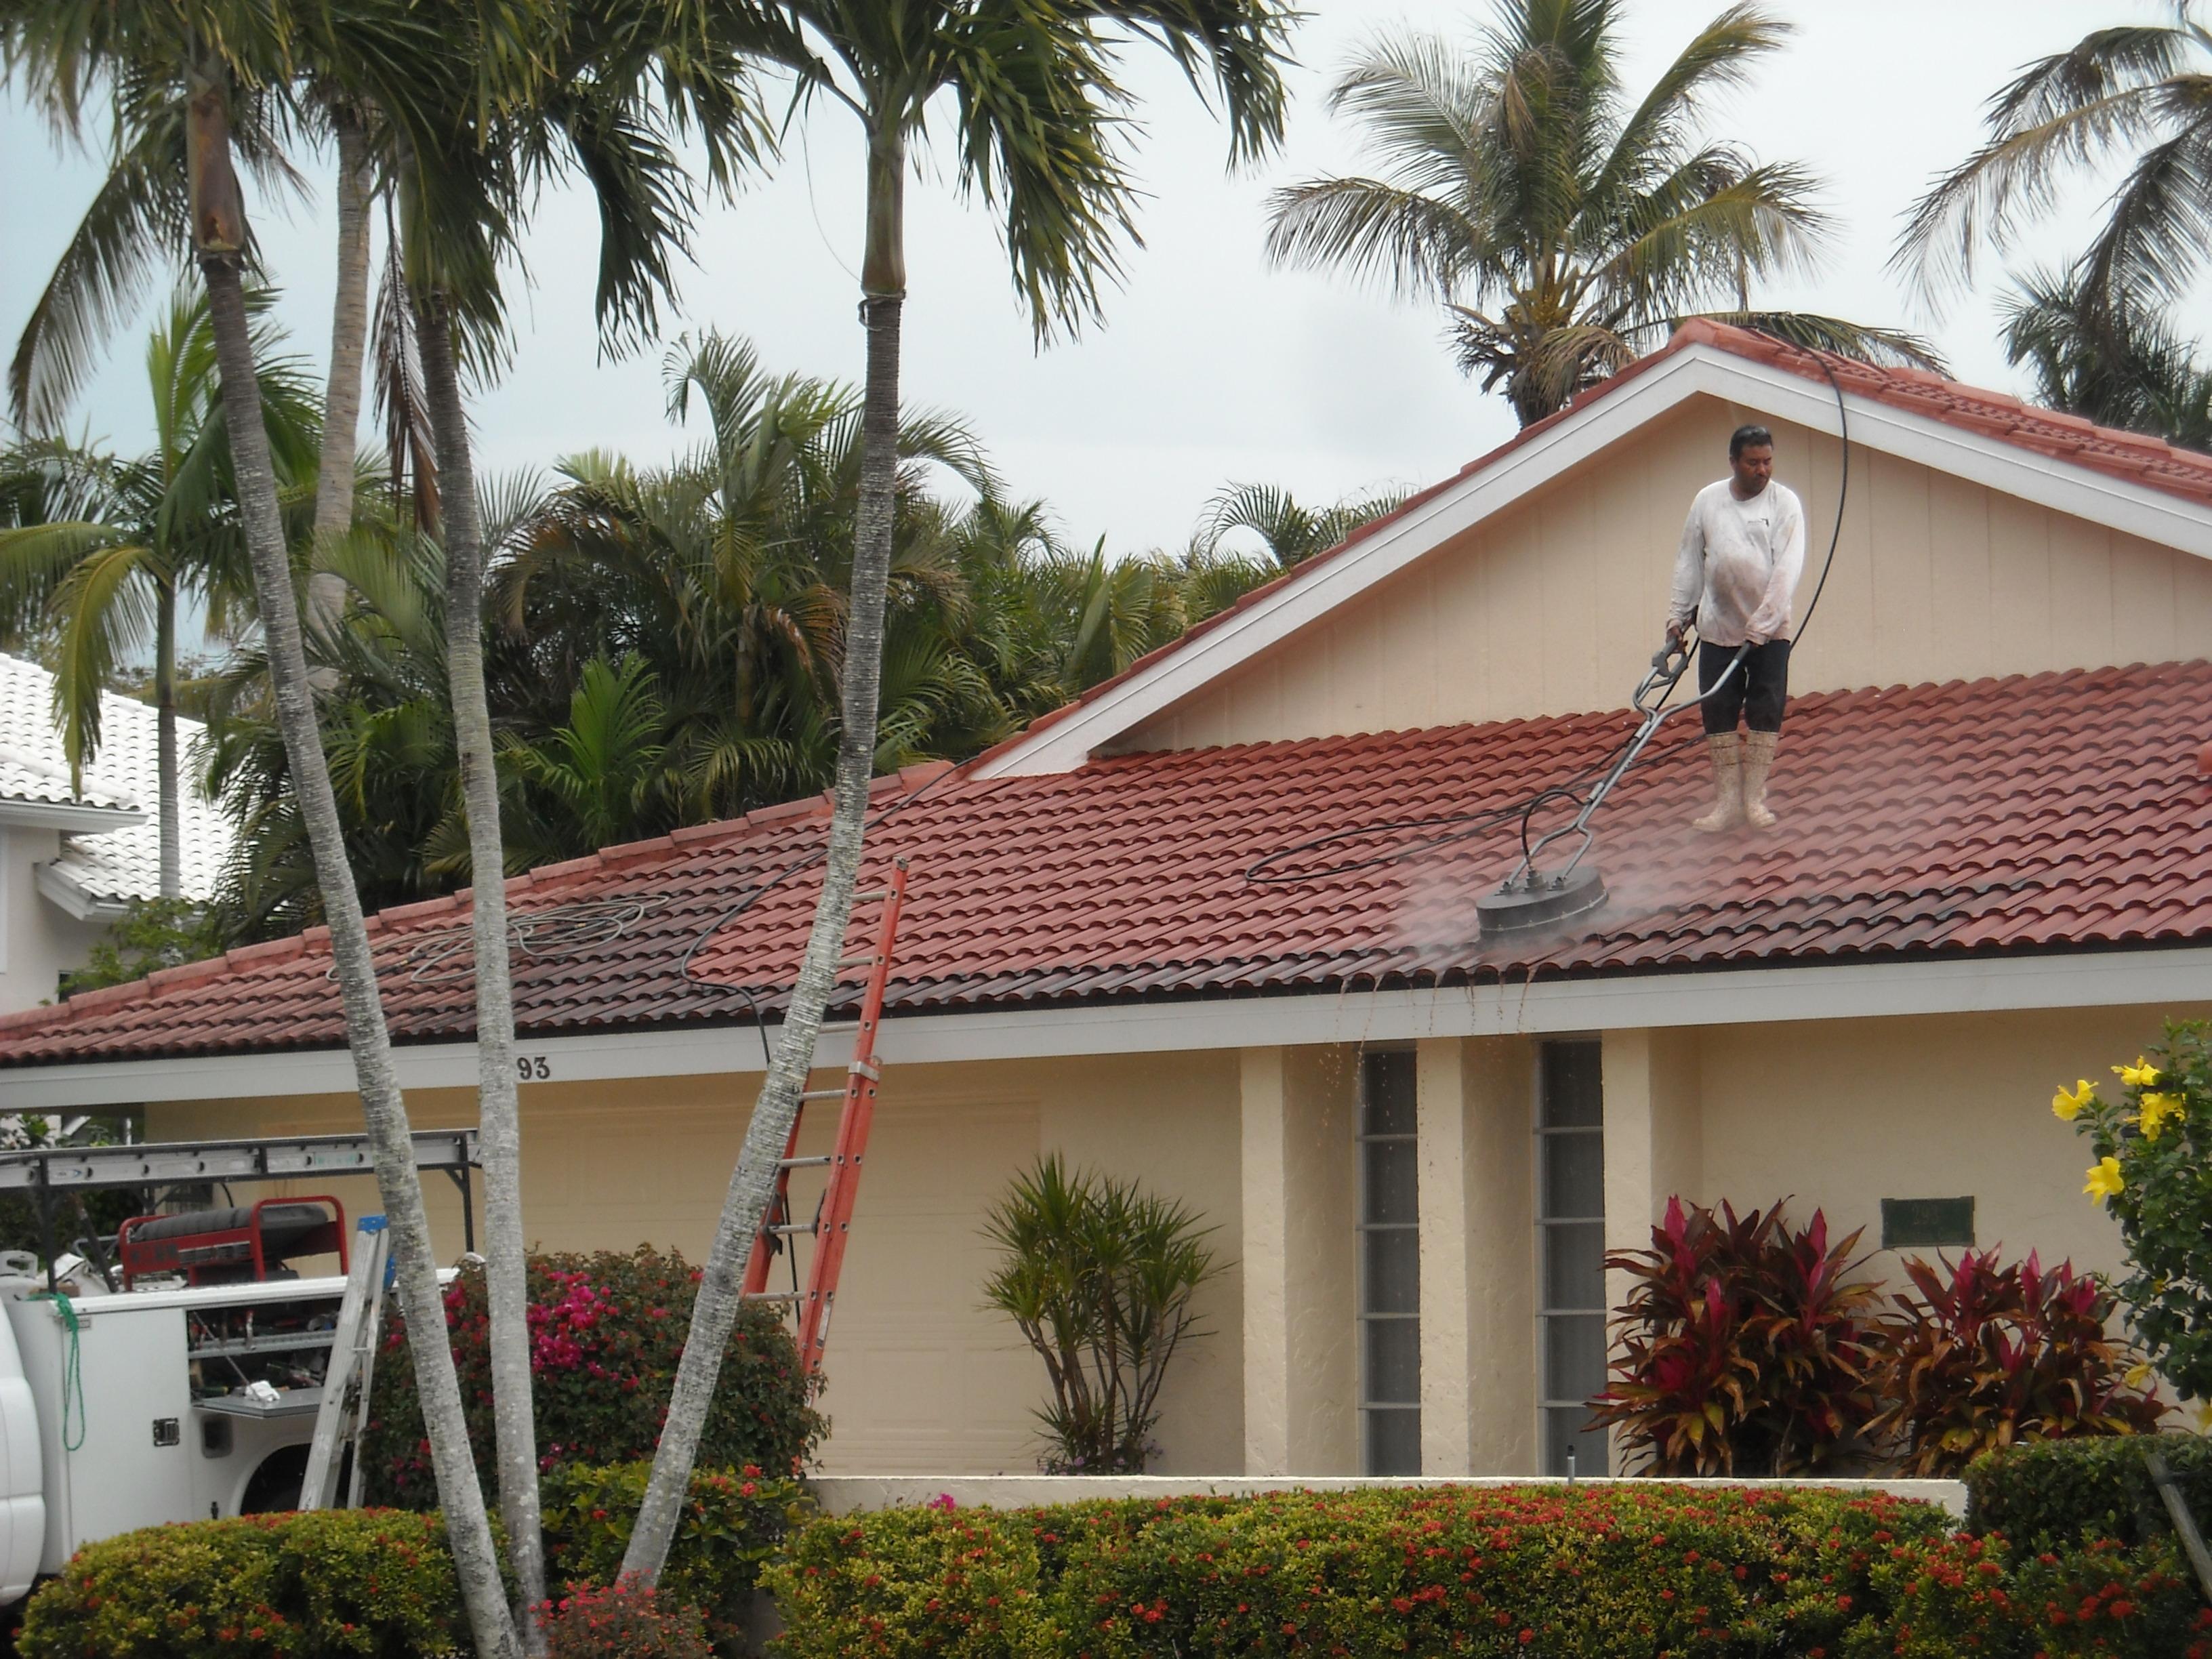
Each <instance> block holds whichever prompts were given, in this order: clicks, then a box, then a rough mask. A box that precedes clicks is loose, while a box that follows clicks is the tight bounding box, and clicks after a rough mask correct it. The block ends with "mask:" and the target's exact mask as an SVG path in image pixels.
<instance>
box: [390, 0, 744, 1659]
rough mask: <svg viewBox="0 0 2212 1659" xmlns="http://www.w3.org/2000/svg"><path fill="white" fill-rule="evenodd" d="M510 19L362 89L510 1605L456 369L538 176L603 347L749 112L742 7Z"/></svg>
mask: <svg viewBox="0 0 2212 1659" xmlns="http://www.w3.org/2000/svg"><path fill="white" fill-rule="evenodd" d="M746 17H747V13H746V9H745V8H744V7H743V6H716V7H698V8H694V7H690V6H684V7H674V8H671V7H670V6H668V5H666V4H665V3H664V0H575V3H560V0H552V3H547V4H544V5H542V6H540V7H538V8H535V9H531V10H527V11H524V12H522V13H520V21H522V22H523V23H524V24H525V25H526V26H528V25H538V26H539V27H538V28H537V29H536V30H535V31H534V32H533V30H532V29H531V28H530V27H525V28H524V29H522V30H521V31H520V32H517V31H516V29H515V23H516V21H517V17H516V15H512V14H488V13H485V14H473V13H472V14H465V15H459V16H457V18H455V19H454V20H452V21H451V22H450V24H449V33H448V38H447V40H446V42H445V43H444V50H443V52H442V53H441V56H440V57H439V58H438V59H437V60H436V61H435V62H434V63H425V64H410V65H409V68H410V71H411V74H410V80H409V82H408V83H407V84H405V85H400V84H394V83H391V82H387V81H380V82H379V85H378V94H377V97H376V100H375V101H376V103H377V105H378V106H380V108H382V109H384V110H386V112H389V114H390V116H391V118H392V124H393V126H394V133H393V149H394V152H395V161H396V172H397V185H398V188H397V191H396V194H397V197H398V206H399V216H400V219H401V222H402V226H403V234H402V247H403V254H404V264H405V267H406V270H405V281H406V284H407V289H408V292H409V294H410V297H411V299H412V301H413V303H414V310H415V315H414V322H415V331H414V339H415V345H416V353H417V355H418V357H419V361H420V364H421V368H422V390H423V392H424V397H425V407H426V410H427V412H428V417H429V425H430V428H431V432H432V435H433V438H434V441H435V453H436V457H437V468H438V479H439V495H440V509H439V513H440V521H439V529H440V531H441V536H442V539H443V542H444V544H445V554H446V560H445V567H446V580H447V602H446V620H447V627H446V649H447V671H448V681H449V688H450V693H451V696H452V702H453V733H454V747H455V752H456V754H457V756H458V757H459V763H460V783H461V799H462V800H463V803H464V805H465V817H466V822H467V825H468V831H469V851H470V863H471V868H472V870H474V871H477V872H483V873H482V876H481V878H479V879H477V881H476V882H475V884H474V888H473V900H472V902H471V907H470V915H471V931H472V933H473V935H474V957H475V973H476V990H477V1083H478V1090H477V1092H478V1098H479V1109H480V1118H479V1121H480V1124H481V1130H482V1150H483V1174H484V1213H485V1237H486V1244H485V1258H486V1260H485V1278H486V1282H487V1285H488V1286H489V1304H490V1321H491V1326H490V1343H489V1347H490V1354H491V1373H492V1383H493V1392H494V1395H495V1409H494V1413H493V1422H494V1425H495V1431H496V1433H497V1436H498V1447H497V1455H496V1463H497V1467H498V1469H499V1474H500V1480H499V1488H500V1503H501V1512H502V1514H503V1516H504V1517H505V1519H506V1522H507V1538H508V1545H509V1548H510V1551H511V1553H512V1555H513V1560H514V1565H515V1578H516V1584H517V1595H518V1597H519V1601H518V1614H519V1616H523V1615H522V1613H521V1610H524V1609H527V1608H528V1607H532V1606H534V1605H536V1604H537V1603H538V1601H543V1600H544V1591H545V1576H544V1545H543V1539H542V1535H541V1531H540V1527H539V1504H538V1445H537V1439H536V1433H535V1426H534V1418H533V1413H532V1408H531V1372H530V1350H529V1332H528V1328H527V1324H526V1320H527V1316H528V1312H529V1308H528V1293H527V1288H526V1282H525V1264H524V1260H523V1250H524V1243H525V1240H524V1235H523V1226H522V1212H521V1172H520V1159H521V1144H520V1142H521V1135H520V1119H519V1109H518V1105H517V1101H516V1083H515V1065H514V1012H513V987H512V979H511V975H510V970H509V963H508V959H507V906H506V895H505V890H504V886H503V884H502V882H501V872H503V871H504V869H505V868H506V853H505V848H504V845H503V841H502V834H501V787H500V780H499V774H498V767H497V757H496V745H495V742H494V738H493V734H492V724H491V710H490V702H489V696H488V693H487V691H486V690H485V684H484V660H483V584H484V556H483V538H482V533H481V526H480V525H479V524H478V522H477V499H476V476H475V467H474V462H473V458H472V456H471V445H470V440H469V432H468V423H467V418H466V415H465V410H464V406H463V401H462V395H461V383H460V365H461V362H462V360H463V358H464V357H465V356H466V355H467V354H469V353H470V352H471V349H473V350H474V352H475V355H476V356H477V360H478V362H479V365H480V366H483V365H488V364H489V362H492V361H494V360H495V341H496V338H497V336H498V334H499V332H500V329H501V321H502V310H503V306H502V295H501V290H500V283H499V275H498V273H499V265H500V263H501V256H502V255H504V254H506V253H507V252H512V251H513V246H514V243H515V239H516V238H517V237H518V236H519V235H520V232H521V229H522V227H523V225H524V222H525V221H526V217H527V214H528V209H529V206H530V204H531V202H532V199H534V197H535V194H536V192H537V191H538V189H539V188H540V187H541V186H542V185H544V183H545V182H547V181H548V180H549V179H557V178H561V177H564V176H565V177H569V178H580V179H583V180H584V181H586V183H587V184H588V185H589V186H590V187H591V189H592V191H593V193H594V196H595V197H596V198H597V204H598V207H599V222H600V226H601V236H600V264H599V279H600V280H599V321H600V325H601V328H602V331H603V334H605V336H607V337H610V338H611V340H612V341H614V342H615V343H617V344H619V343H621V342H622V341H623V338H624V337H626V336H629V335H631V334H636V335H650V333H651V332H652V331H653V325H654V320H655V313H656V309H657V302H658V300H659V297H660V296H662V295H666V294H667V293H668V292H669V291H670V285H671V262H672V261H673V260H674V259H676V258H678V257H680V256H681V254H682V253H683V252H684V250H685V240H686V234H687V231H688V228H689V223H690V210H691V201H692V197H691V190H690V181H689V178H688V175H687V174H686V173H685V171H684V166H683V163H682V161H681V160H680V158H679V157H678V155H677V154H676V151H675V146H674V140H673V137H672V135H671V131H670V130H669V129H670V127H671V125H673V126H677V127H680V128H682V129H683V130H684V131H690V132H692V133H695V134H698V135H702V136H703V137H704V140H705V143H706V147H707V149H708V155H709V157H710V161H711V162H712V164H713V165H714V167H715V168H716V169H717V170H718V176H720V178H721V179H722V180H723V182H724V183H725V184H726V183H728V182H729V179H730V171H731V168H732V166H733V165H734V164H735V163H736V162H738V161H744V160H747V159H750V157H751V156H753V155H756V154H757V152H758V150H759V149H760V147H761V144H762V143H763V140H764V137H765V131H766V130H765V128H764V127H763V125H762V124H761V122H760V121H759V119H758V118H757V116H756V115H755V114H754V112H753V104H752V100H750V97H749V96H748V94H747V76H746V71H745V69H744V59H743V58H742V57H741V56H740V55H739V53H738V52H737V50H736V49H735V46H736V42H737V40H738V38H740V37H739V36H738V34H737V33H734V32H733V30H732V27H731V25H732V22H733V21H738V22H742V21H744V20H745V19H746ZM471 25H473V27H474V32H473V33H471V32H470V31H471ZM745 38H749V37H745ZM526 1636H527V1637H528V1639H531V1640H532V1642H533V1645H534V1639H535V1638H534V1632H532V1631H531V1630H530V1627H528V1626H526Z"/></svg>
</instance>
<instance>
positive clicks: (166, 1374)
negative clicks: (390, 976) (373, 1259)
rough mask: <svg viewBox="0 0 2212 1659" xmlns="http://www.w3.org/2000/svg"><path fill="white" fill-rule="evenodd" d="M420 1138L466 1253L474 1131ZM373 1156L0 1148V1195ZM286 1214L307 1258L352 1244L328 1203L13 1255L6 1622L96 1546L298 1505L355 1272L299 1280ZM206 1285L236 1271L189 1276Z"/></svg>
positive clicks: (0, 1544)
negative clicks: (81, 1248) (69, 1249)
mask: <svg viewBox="0 0 2212 1659" xmlns="http://www.w3.org/2000/svg"><path fill="white" fill-rule="evenodd" d="M415 1143H416V1164H417V1167H418V1169H422V1170H440V1171H442V1172H443V1173H445V1174H447V1175H449V1176H452V1177H453V1180H454V1183H455V1185H456V1186H457V1187H459V1188H460V1191H461V1194H462V1198H463V1215H464V1219H465V1231H466V1233H467V1235H468V1236H469V1240H468V1242H469V1243H470V1244H471V1246H472V1245H473V1243H474V1239H473V1233H474V1227H473V1225H472V1224H473V1216H472V1215H471V1212H470V1206H469V1204H468V1201H467V1200H468V1196H469V1193H468V1172H469V1171H470V1170H471V1169H472V1168H473V1166H474V1165H475V1163H476V1135H475V1132H474V1131H472V1130H468V1131H425V1132H422V1133H418V1134H416V1137H415ZM369 1164H370V1158H369V1152H368V1147H367V1146H366V1144H365V1142H364V1141H363V1139H362V1138H361V1137H357V1136H316V1137H307V1138H302V1139H295V1140H289V1141H281V1142H278V1141H227V1142H212V1143H204V1144H194V1145H189V1146H185V1145H179V1146H163V1145H140V1146H107V1147H98V1148H82V1149H67V1150H40V1151H32V1152H9V1153H5V1154H0V1190H7V1189H9V1188H13V1189H15V1190H18V1191H22V1192H25V1193H26V1194H27V1195H29V1196H32V1197H33V1199H34V1200H36V1201H38V1202H39V1203H40V1206H41V1214H42V1215H44V1214H46V1213H47V1212H50V1211H51V1209H52V1199H53V1197H54V1195H55V1194H67V1193H69V1192H70V1190H72V1189H75V1190H76V1191H79V1192H82V1191H83V1190H86V1189H88V1188H114V1187H140V1186H146V1187H153V1186H155V1185H157V1184H161V1183H173V1182H197V1183H202V1184H207V1183H212V1184H215V1185H219V1186H222V1187H224V1188H228V1185H229V1183H231V1182H246V1181H267V1180H297V1179H300V1178H302V1177H306V1178H310V1179H315V1180H318V1181H319V1180H321V1179H326V1178H328V1177H330V1176H338V1175H356V1176H358V1175H363V1174H366V1173H368V1168H369ZM316 1205H326V1206H328V1211H329V1212H330V1214H329V1216H328V1218H327V1224H328V1225H325V1228H324V1231H322V1232H320V1233H319V1234H313V1235H312V1236H311V1235H310V1234H308V1233H307V1232H304V1231H300V1229H301V1224H302V1223H303V1222H307V1221H313V1222H323V1221H325V1216H324V1215H323V1214H322V1213H321V1212H316V1211H315V1210H314V1208H313V1206H316ZM302 1211H306V1212H309V1213H308V1214H307V1215H305V1216H302V1215H301V1213H300V1212H302ZM288 1224H289V1225H290V1226H291V1227H292V1228H293V1229H294V1231H293V1236H292V1239H291V1243H293V1244H294V1245H295V1246H296V1247H297V1248H298V1249H301V1250H302V1251H306V1252H311V1253H313V1254H310V1255H307V1257H306V1259H305V1261H304V1262H303V1265H309V1266H312V1265H313V1262H314V1261H316V1260H317V1259H319V1258H320V1257H321V1256H322V1255H323V1254H324V1253H325V1252H327V1251H328V1250H329V1249H330V1246H331V1244H332V1243H335V1242H337V1240H339V1239H345V1238H354V1239H356V1243H357V1237H356V1235H354V1234H353V1233H352V1231H351V1230H349V1229H347V1228H346V1226H345V1222H344V1216H343V1210H342V1209H341V1208H340V1206H338V1204H337V1201H336V1200H334V1199H329V1198H323V1199H318V1200H307V1202H306V1203H301V1202H300V1201H297V1200H266V1201H264V1203H262V1204H260V1205H256V1206H250V1207H249V1206H237V1207H231V1208H226V1209H222V1210H217V1211H204V1212H197V1213H195V1214H192V1215H188V1216H185V1215H164V1216H158V1217H155V1216H149V1217H143V1218H139V1220H137V1221H134V1222H132V1223H128V1224H126V1225H125V1229H124V1231H123V1232H122V1233H121V1235H119V1236H118V1238H117V1239H116V1240H113V1241H95V1243H94V1245H92V1246H87V1247H86V1248H88V1249H94V1252H95V1254H96V1255H97V1256H98V1258H99V1259H98V1260H96V1261H87V1260H85V1259H83V1258H82V1257H79V1256H76V1255H58V1256H55V1255H53V1249H52V1242H51V1241H50V1242H49V1244H48V1253H49V1256H50V1257H51V1258H52V1267H51V1268H49V1267H47V1266H46V1265H45V1264H42V1263H41V1262H40V1260H39V1258H38V1257H36V1256H34V1255H30V1254H29V1253H27V1252H23V1251H0V1315H4V1317H0V1621H4V1620H5V1619H6V1618H7V1617H9V1614H8V1613H7V1612H6V1611H5V1610H7V1609H12V1608H14V1607H15V1604H17V1603H19V1602H20V1601H21V1600H22V1599H23V1597H24V1596H26V1595H28V1594H29V1592H30V1590H31V1589H32V1588H33V1585H34V1584H35V1583H37V1581H38V1580H39V1579H40V1578H42V1577H46V1576H48V1575H51V1574H52V1573H54V1572H57V1571H59V1570H60V1569H61V1567H62V1566H63V1565H64V1563H66V1562H67V1561H68V1560H69V1559H70V1556H72V1555H74V1554H75V1553H76V1552H77V1550H78V1549H80V1548H81V1547H83V1546H84V1545H86V1544H89V1543H94V1542H97V1541H100V1540H101V1539H104V1538H112V1537H113V1536H114V1535H116V1534H118V1533H123V1532H128V1531H131V1530H132V1529H133V1528H138V1527H148V1526H155V1525H158V1524H160V1523H161V1522H171V1521H195V1520H206V1519H210V1518H222V1517H226V1516H238V1515H252V1514H258V1513H262V1512H265V1511H268V1510H287V1509H294V1508H296V1507H298V1505H299V1503H300V1496H301V1479H302V1477H303V1475H304V1474H306V1473H307V1464H308V1449H309V1445H310V1443H312V1441H313V1438H314V1433H315V1425H316V1416H317V1413H318V1412H319V1410H320V1408H321V1406H322V1403H323V1394H324V1388H323V1383H324V1378H325V1373H326V1371H327V1370H328V1368H329V1366H330V1364H331V1347H332V1344H333V1341H334V1340H337V1334H338V1328H339V1320H340V1313H341V1310H342V1308H343V1305H344V1302H345V1297H346V1291H347V1280H346V1279H345V1278H344V1277H343V1275H340V1276H337V1277H313V1278H303V1277H297V1276H294V1275H293V1273H292V1272H291V1270H290V1269H289V1268H288V1267H285V1266H284V1265H283V1255H282V1253H281V1251H280V1249H279V1248H278V1245H277V1242H276V1241H277V1239H278V1235H279V1234H280V1233H281V1232H282V1231H283V1229H284V1227H285V1226H286V1225H288ZM368 1225H369V1226H371V1227H380V1225H381V1222H380V1220H372V1221H370V1222H369V1223H368ZM103 1242H104V1243H111V1244H112V1245H114V1246H117V1247H119V1248H117V1249H112V1250H108V1251H101V1250H100V1249H99V1248H98V1246H99V1244H100V1243H103ZM112 1257H119V1258H120V1260H119V1261H114V1260H112V1259H111V1258H112ZM381 1259H382V1258H381V1256H379V1257H378V1260H379V1261H381ZM134 1269H135V1270H134ZM451 1272H452V1270H451V1269H447V1270H445V1271H444V1272H443V1273H441V1278H447V1277H450V1275H451ZM207 1279H216V1280H221V1281H224V1282H214V1283H209V1282H195V1281H204V1280H207ZM342 1387H343V1385H342Z"/></svg>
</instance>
